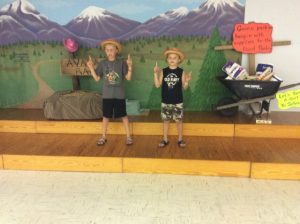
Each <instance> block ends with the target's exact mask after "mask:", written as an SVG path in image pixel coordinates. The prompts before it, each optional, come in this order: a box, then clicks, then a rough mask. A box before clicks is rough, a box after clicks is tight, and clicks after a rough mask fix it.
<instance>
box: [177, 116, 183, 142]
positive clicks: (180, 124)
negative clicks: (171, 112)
mask: <svg viewBox="0 0 300 224" xmlns="http://www.w3.org/2000/svg"><path fill="white" fill-rule="evenodd" d="M176 126H177V132H178V141H181V140H182V120H178V121H176Z"/></svg>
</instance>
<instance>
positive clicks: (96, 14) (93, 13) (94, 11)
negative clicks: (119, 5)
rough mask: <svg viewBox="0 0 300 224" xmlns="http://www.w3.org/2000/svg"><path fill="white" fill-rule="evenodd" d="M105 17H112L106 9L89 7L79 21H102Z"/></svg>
mask: <svg viewBox="0 0 300 224" xmlns="http://www.w3.org/2000/svg"><path fill="white" fill-rule="evenodd" d="M104 17H110V15H109V14H108V11H107V10H106V9H103V8H100V7H96V6H89V7H87V8H86V9H84V10H83V11H82V12H81V13H80V14H79V16H78V17H77V18H78V19H84V18H88V20H89V21H90V20H92V19H100V18H104Z"/></svg>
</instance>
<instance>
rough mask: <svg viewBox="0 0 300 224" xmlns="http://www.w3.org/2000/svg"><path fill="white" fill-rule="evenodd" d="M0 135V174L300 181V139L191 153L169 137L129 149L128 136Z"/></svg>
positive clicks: (145, 139)
mask: <svg viewBox="0 0 300 224" xmlns="http://www.w3.org/2000/svg"><path fill="white" fill-rule="evenodd" d="M98 137H99V136H98V135H90V134H89V135H87V134H84V135H80V134H76V135H73V134H30V133H0V142H1V145H0V146H1V147H0V158H1V159H0V169H1V168H2V169H13V170H53V171H78V172H109V173H110V172H111V173H114V172H118V173H122V172H126V173H131V172H132V173H166V174H186V175H209V176H227V177H228V176H231V177H248V178H256V179H287V180H300V140H299V139H272V140H266V139H258V138H242V137H237V138H232V137H201V138H199V137H186V138H185V140H186V141H187V146H186V148H184V149H182V148H180V147H178V145H177V138H176V136H171V137H170V139H169V140H170V144H169V145H168V146H167V147H166V148H163V149H161V148H158V147H157V143H158V142H159V141H160V136H153V135H152V136H137V137H135V138H134V145H132V146H126V145H125V137H124V136H123V135H110V136H108V142H107V144H106V145H105V146H103V147H99V146H96V144H95V143H96V141H97V138H98Z"/></svg>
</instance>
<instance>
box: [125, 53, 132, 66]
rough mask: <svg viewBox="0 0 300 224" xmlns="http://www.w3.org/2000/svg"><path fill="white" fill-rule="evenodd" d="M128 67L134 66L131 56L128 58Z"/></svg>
mask: <svg viewBox="0 0 300 224" xmlns="http://www.w3.org/2000/svg"><path fill="white" fill-rule="evenodd" d="M126 62H127V65H128V66H129V67H130V66H132V59H131V56H130V54H128V56H127V61H126Z"/></svg>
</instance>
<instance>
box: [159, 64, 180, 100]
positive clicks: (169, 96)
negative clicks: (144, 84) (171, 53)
mask: <svg viewBox="0 0 300 224" xmlns="http://www.w3.org/2000/svg"><path fill="white" fill-rule="evenodd" d="M182 73H183V69H182V68H179V67H177V68H176V69H170V68H169V67H167V68H164V69H163V81H162V89H161V98H162V103H166V104H178V103H182V102H183V96H182Z"/></svg>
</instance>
